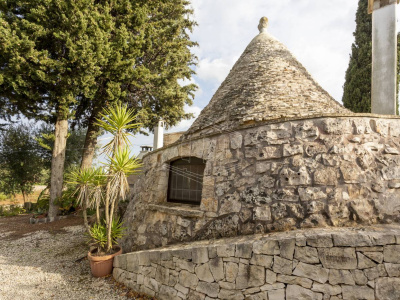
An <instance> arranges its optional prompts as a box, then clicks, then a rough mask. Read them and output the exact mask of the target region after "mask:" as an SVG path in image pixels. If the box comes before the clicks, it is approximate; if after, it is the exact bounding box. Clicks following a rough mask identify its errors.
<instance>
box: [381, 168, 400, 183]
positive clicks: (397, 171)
mask: <svg viewBox="0 0 400 300" xmlns="http://www.w3.org/2000/svg"><path fill="white" fill-rule="evenodd" d="M382 177H383V179H384V180H400V166H389V167H384V168H382Z"/></svg>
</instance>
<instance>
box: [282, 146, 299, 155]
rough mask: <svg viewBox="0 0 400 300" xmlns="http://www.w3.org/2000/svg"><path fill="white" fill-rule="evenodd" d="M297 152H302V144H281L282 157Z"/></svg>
mask: <svg viewBox="0 0 400 300" xmlns="http://www.w3.org/2000/svg"><path fill="white" fill-rule="evenodd" d="M297 154H303V145H302V144H295V145H293V144H285V145H283V155H282V156H283V157H287V156H293V155H297Z"/></svg>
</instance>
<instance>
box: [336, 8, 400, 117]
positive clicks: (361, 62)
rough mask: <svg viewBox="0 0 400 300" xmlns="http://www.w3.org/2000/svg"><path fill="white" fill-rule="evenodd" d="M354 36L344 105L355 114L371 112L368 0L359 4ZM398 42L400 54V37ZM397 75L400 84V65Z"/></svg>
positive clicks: (370, 26)
mask: <svg viewBox="0 0 400 300" xmlns="http://www.w3.org/2000/svg"><path fill="white" fill-rule="evenodd" d="M353 35H354V38H355V41H354V43H353V45H352V46H351V55H350V62H349V66H348V68H347V71H346V76H345V83H344V86H343V98H342V101H343V105H344V106H345V107H346V108H348V109H350V110H351V111H353V112H358V113H361V112H371V73H372V15H371V14H368V0H359V2H358V9H357V13H356V30H355V32H354V33H353ZM397 40H398V43H397V45H398V46H397V47H398V53H399V54H400V45H399V42H400V41H399V36H398V38H397ZM397 74H398V75H397V82H399V77H400V76H399V74H400V64H398V66H397ZM397 86H398V84H397ZM397 107H398V100H397Z"/></svg>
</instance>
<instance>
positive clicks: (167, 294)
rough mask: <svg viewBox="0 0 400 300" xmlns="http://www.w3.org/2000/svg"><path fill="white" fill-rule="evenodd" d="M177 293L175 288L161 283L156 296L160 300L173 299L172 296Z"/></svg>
mask: <svg viewBox="0 0 400 300" xmlns="http://www.w3.org/2000/svg"><path fill="white" fill-rule="evenodd" d="M177 293H178V291H177V290H175V289H174V288H172V287H170V286H166V285H161V287H160V291H159V294H158V297H157V298H159V299H161V300H170V299H175V298H174V297H175V296H176V294H177Z"/></svg>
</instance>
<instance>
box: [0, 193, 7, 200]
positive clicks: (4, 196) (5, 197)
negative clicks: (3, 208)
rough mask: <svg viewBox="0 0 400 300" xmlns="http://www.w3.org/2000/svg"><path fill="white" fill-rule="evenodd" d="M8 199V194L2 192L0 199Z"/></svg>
mask: <svg viewBox="0 0 400 300" xmlns="http://www.w3.org/2000/svg"><path fill="white" fill-rule="evenodd" d="M7 199H8V197H7V195H5V194H3V193H0V201H5V200H7Z"/></svg>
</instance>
